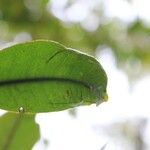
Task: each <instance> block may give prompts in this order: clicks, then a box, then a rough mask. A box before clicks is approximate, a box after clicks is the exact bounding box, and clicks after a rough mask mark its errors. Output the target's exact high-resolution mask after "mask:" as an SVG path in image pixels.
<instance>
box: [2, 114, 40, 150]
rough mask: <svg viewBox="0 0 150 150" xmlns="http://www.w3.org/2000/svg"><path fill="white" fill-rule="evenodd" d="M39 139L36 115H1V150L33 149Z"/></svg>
mask: <svg viewBox="0 0 150 150" xmlns="http://www.w3.org/2000/svg"><path fill="white" fill-rule="evenodd" d="M38 139H39V127H38V125H37V124H36V123H35V121H34V115H25V114H23V113H20V114H17V113H16V114H15V113H7V114H5V115H3V116H2V117H0V149H1V150H31V149H32V147H33V145H34V144H35V142H37V140H38Z"/></svg>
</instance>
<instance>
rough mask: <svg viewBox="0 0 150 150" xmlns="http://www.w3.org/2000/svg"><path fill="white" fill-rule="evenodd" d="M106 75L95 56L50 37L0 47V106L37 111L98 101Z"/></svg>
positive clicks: (102, 91) (102, 96) (8, 108)
mask: <svg viewBox="0 0 150 150" xmlns="http://www.w3.org/2000/svg"><path fill="white" fill-rule="evenodd" d="M106 86H107V77H106V74H105V71H104V70H103V68H102V66H101V65H100V64H99V62H98V61H97V60H95V59H94V58H93V57H90V56H88V55H85V54H82V53H79V52H78V51H76V50H71V49H67V48H66V47H64V46H62V45H60V44H58V43H56V42H52V41H33V42H27V43H22V44H17V45H14V46H11V47H9V48H6V49H3V50H2V51H0V108H1V109H6V110H10V111H18V110H19V108H20V107H23V108H24V111H25V112H31V113H38V112H50V111H60V110H64V109H68V108H72V107H75V106H78V105H86V104H92V103H97V102H102V101H103V100H104V99H105V97H106Z"/></svg>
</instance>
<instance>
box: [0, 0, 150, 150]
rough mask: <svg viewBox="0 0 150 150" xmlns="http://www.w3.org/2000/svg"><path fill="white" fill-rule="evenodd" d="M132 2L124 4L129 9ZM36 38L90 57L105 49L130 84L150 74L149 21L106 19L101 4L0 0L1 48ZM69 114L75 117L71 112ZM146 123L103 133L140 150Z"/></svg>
mask: <svg viewBox="0 0 150 150" xmlns="http://www.w3.org/2000/svg"><path fill="white" fill-rule="evenodd" d="M133 1H134V0H130V1H129V0H126V3H128V4H129V5H131V6H132V5H133ZM83 6H84V7H83ZM147 13H148V12H147ZM35 39H48V40H54V41H58V42H60V43H62V44H64V45H65V46H67V47H72V48H76V49H79V50H81V51H83V52H86V53H89V54H91V55H94V56H96V53H97V52H99V51H102V50H104V49H106V48H109V49H110V50H111V51H112V53H113V54H114V56H115V60H116V62H117V67H118V68H119V69H121V70H123V71H124V72H126V74H127V75H128V77H129V79H130V80H131V81H133V80H135V79H138V78H139V77H141V76H143V75H145V74H148V73H149V72H150V69H149V68H150V22H148V21H145V20H143V19H142V18H141V17H138V15H137V16H136V17H134V19H132V20H130V21H124V20H122V19H120V18H118V17H109V16H107V13H106V11H105V3H104V1H102V0H93V1H92V0H91V1H90V0H87V2H86V0H0V46H1V47H4V46H5V45H7V44H10V43H18V42H24V41H30V40H35ZM70 112H71V114H73V116H76V113H75V112H76V111H75V110H73V111H70ZM146 122H147V121H146V119H143V118H141V119H139V118H138V119H135V120H132V121H131V120H127V121H124V122H120V123H118V122H117V123H114V124H111V125H109V126H108V127H107V126H106V127H104V128H105V130H104V131H107V133H105V134H107V135H109V137H112V138H113V140H115V138H116V140H117V141H118V139H120V140H122V139H123V141H126V143H127V142H128V146H129V147H127V148H126V149H128V150H129V149H131V150H134V149H135V150H144V149H145V143H144V141H143V138H142V137H143V134H142V132H143V130H144V129H143V128H144V127H145V124H146ZM100 128H102V127H100ZM109 129H110V130H109ZM116 134H117V135H118V137H117V136H116ZM120 147H122V145H120Z"/></svg>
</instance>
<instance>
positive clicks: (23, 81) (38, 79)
mask: <svg viewBox="0 0 150 150" xmlns="http://www.w3.org/2000/svg"><path fill="white" fill-rule="evenodd" d="M55 81H59V82H70V83H74V84H79V85H82V86H84V87H86V88H88V89H91V87H94V86H92V85H90V84H89V83H85V82H83V81H80V80H75V79H68V78H59V77H35V78H22V79H10V80H3V81H0V87H2V86H12V85H16V84H26V83H28V84H31V83H42V82H55Z"/></svg>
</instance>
